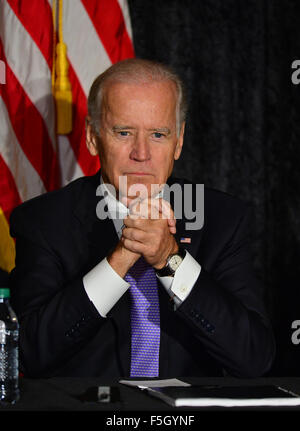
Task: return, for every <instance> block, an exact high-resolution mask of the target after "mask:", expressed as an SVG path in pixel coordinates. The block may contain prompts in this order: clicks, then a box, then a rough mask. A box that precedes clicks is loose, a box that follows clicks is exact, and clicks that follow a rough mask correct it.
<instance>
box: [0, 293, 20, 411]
mask: <svg viewBox="0 0 300 431" xmlns="http://www.w3.org/2000/svg"><path fill="white" fill-rule="evenodd" d="M9 298H10V291H9V289H1V288H0V404H5V403H7V404H14V403H15V402H16V401H18V399H19V397H20V391H19V354H18V341H19V325H18V320H17V317H16V315H15V313H14V311H13V309H12V308H11V306H10V303H9Z"/></svg>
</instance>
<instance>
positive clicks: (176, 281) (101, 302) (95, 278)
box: [83, 177, 201, 317]
mask: <svg viewBox="0 0 300 431" xmlns="http://www.w3.org/2000/svg"><path fill="white" fill-rule="evenodd" d="M101 183H102V187H103V190H105V191H106V192H107V195H106V196H105V197H104V199H105V202H106V204H107V208H108V213H109V216H110V218H111V219H112V220H113V222H114V225H115V229H116V232H117V234H118V236H119V238H120V237H121V235H122V227H123V220H124V218H125V217H126V216H127V215H128V214H129V210H128V208H127V207H126V206H125V205H123V204H122V203H121V202H120V201H118V200H116V199H115V197H114V196H113V195H112V194H111V193H110V191H109V190H108V188H107V187H106V186H105V184H104V183H103V180H102V177H101ZM160 196H161V194H160V195H158V196H157V197H160ZM116 211H117V212H116ZM200 271H201V266H200V265H199V263H198V262H197V261H196V260H195V259H194V258H193V257H192V256H191V254H190V253H188V252H186V255H185V257H184V259H183V261H182V262H181V264H180V266H179V267H178V268H177V270H176V272H175V275H174V277H169V276H167V277H159V276H158V275H157V278H158V279H159V281H160V282H161V284H162V285H163V286H164V288H165V289H166V290H167V292H168V294H169V295H170V296H171V297H172V298H173V301H174V308H175V309H176V308H177V307H179V306H180V304H181V303H182V302H183V301H184V300H185V299H186V298H187V296H188V295H189V293H190V291H191V290H192V288H193V286H194V284H195V282H196V280H197V278H198V277H199V274H200ZM83 285H84V288H85V290H86V293H87V295H88V297H89V299H90V300H91V301H92V302H93V304H94V305H95V307H96V309H97V310H98V312H99V314H100V315H101V316H102V317H106V315H107V313H108V312H109V311H110V310H111V309H112V308H113V306H114V305H115V304H116V303H117V302H118V300H119V299H120V298H121V296H122V295H123V294H124V293H125V292H126V291H127V289H128V288H129V287H130V284H129V283H127V281H125V280H124V279H123V278H122V277H120V276H119V274H117V273H116V272H115V270H114V269H113V268H112V267H111V266H110V264H109V263H108V261H107V259H106V258H104V259H103V260H102V261H101V262H99V263H98V264H97V265H96V266H95V267H94V268H93V269H92V270H91V271H89V272H88V273H87V274H86V275H85V276H84V277H83Z"/></svg>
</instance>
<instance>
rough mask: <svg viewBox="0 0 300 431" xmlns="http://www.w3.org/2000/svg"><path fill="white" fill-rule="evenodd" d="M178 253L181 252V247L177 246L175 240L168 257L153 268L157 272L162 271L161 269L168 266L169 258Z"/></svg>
mask: <svg viewBox="0 0 300 431" xmlns="http://www.w3.org/2000/svg"><path fill="white" fill-rule="evenodd" d="M178 251H179V245H178V244H177V242H176V240H175V239H174V243H173V244H172V247H171V248H170V250H169V251H168V253H167V255H166V256H165V257H164V259H163V260H161V261H160V262H158V263H157V264H156V265H153V268H154V269H155V270H160V269H162V268H164V267H165V266H166V265H167V262H168V258H169V257H170V256H172V255H173V254H177V253H178Z"/></svg>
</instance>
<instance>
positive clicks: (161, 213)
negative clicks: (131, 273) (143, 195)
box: [120, 198, 178, 269]
mask: <svg viewBox="0 0 300 431" xmlns="http://www.w3.org/2000/svg"><path fill="white" fill-rule="evenodd" d="M124 226H125V227H124V228H123V233H122V237H121V240H120V241H121V243H122V245H123V246H124V247H125V248H126V249H127V250H129V251H131V252H133V253H136V254H137V255H138V257H139V256H141V255H142V256H143V257H144V259H145V260H146V261H147V262H148V263H149V264H150V265H151V266H153V267H154V268H156V269H160V268H162V267H163V266H165V264H166V261H167V257H168V256H169V255H170V254H173V253H176V252H177V251H178V245H177V243H176V240H175V238H174V236H173V235H174V234H175V233H176V219H175V217H174V213H173V211H172V208H171V206H170V204H169V203H168V202H166V201H164V200H163V199H161V198H160V199H153V198H152V199H144V200H140V199H135V200H134V201H133V202H132V203H131V204H130V205H129V215H128V217H126V218H125V219H124ZM138 257H137V258H138Z"/></svg>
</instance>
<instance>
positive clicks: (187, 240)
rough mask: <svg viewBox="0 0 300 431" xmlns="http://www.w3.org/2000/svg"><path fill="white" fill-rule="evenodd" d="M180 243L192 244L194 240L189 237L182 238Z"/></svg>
mask: <svg viewBox="0 0 300 431" xmlns="http://www.w3.org/2000/svg"><path fill="white" fill-rule="evenodd" d="M180 242H181V243H183V244H190V243H191V242H192V239H191V238H188V237H182V238H180Z"/></svg>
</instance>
